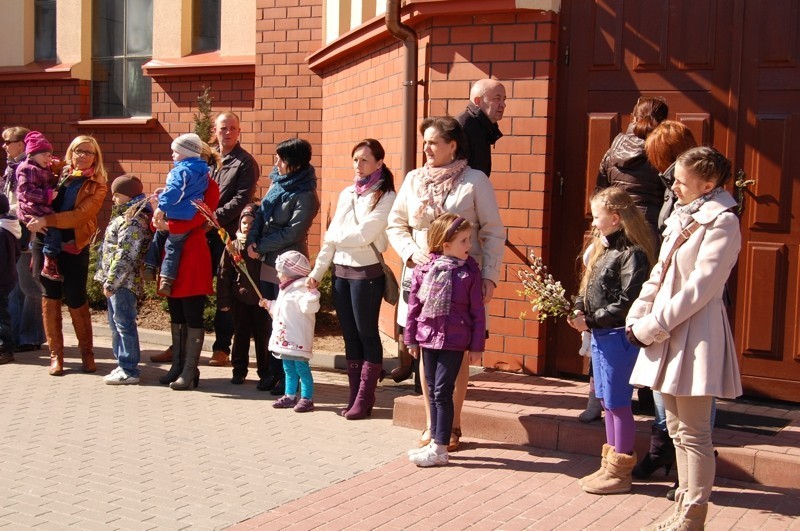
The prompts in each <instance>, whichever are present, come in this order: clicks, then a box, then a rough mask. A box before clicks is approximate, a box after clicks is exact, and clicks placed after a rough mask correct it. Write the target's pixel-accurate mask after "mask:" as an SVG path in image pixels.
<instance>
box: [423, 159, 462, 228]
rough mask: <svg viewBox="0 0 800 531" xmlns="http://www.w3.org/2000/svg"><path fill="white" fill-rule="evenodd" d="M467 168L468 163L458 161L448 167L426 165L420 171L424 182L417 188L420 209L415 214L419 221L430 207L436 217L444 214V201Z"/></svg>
mask: <svg viewBox="0 0 800 531" xmlns="http://www.w3.org/2000/svg"><path fill="white" fill-rule="evenodd" d="M466 167H467V161H466V160H465V159H458V160H454V161H453V162H451V163H450V164H447V165H446V166H439V167H434V166H432V165H430V164H425V165H424V166H423V167H422V168H420V169H419V170H418V171H419V172H420V174H421V177H422V182H421V183H420V186H419V187H418V188H417V198H418V199H419V201H420V205H419V208H417V211H416V212H415V213H414V218H415V219H416V220H417V221H420V220H422V218H423V216H424V215H425V209H426V208H428V207H429V206H430V207H432V208H433V215H434V217H436V216H438V215H439V214H441V213H442V212H444V200H445V199H446V198H447V196H448V195H449V194H450V192H451V191H452V190H453V188H454V187H455V185H456V184H457V183H458V179H459V178H460V177H461V175H463V173H464V169H466Z"/></svg>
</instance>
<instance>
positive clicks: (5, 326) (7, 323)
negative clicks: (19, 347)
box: [0, 293, 14, 354]
mask: <svg viewBox="0 0 800 531" xmlns="http://www.w3.org/2000/svg"><path fill="white" fill-rule="evenodd" d="M0 353H8V354H14V334H13V333H12V329H11V314H10V313H9V312H8V295H7V294H5V293H0Z"/></svg>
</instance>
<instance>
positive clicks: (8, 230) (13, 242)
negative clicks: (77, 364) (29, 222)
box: [0, 194, 22, 365]
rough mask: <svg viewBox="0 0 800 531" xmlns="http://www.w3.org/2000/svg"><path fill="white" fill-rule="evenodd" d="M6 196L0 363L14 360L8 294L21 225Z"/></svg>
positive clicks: (0, 217)
mask: <svg viewBox="0 0 800 531" xmlns="http://www.w3.org/2000/svg"><path fill="white" fill-rule="evenodd" d="M8 211H9V205H8V198H7V197H6V196H5V195H3V194H0V365H3V364H6V363H10V362H12V361H14V334H12V333H11V314H10V313H9V312H8V294H9V293H11V290H13V289H14V286H15V285H16V284H17V260H18V259H19V255H20V245H19V239H20V237H21V236H22V227H21V226H20V224H19V220H17V218H16V217H14V216H12V215H10V214H9V213H8Z"/></svg>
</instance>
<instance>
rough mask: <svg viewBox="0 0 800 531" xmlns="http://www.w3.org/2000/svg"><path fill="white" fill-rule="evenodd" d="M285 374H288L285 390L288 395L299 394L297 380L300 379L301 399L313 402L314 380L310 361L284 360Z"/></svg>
mask: <svg viewBox="0 0 800 531" xmlns="http://www.w3.org/2000/svg"><path fill="white" fill-rule="evenodd" d="M283 372H284V373H286V382H285V389H286V394H287V395H294V394H295V393H296V392H297V380H298V378H299V379H300V397H301V398H307V399H309V400H311V399H312V398H313V397H314V378H313V377H312V376H311V366H310V365H309V364H308V360H287V359H284V360H283Z"/></svg>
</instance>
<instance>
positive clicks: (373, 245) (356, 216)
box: [353, 194, 386, 268]
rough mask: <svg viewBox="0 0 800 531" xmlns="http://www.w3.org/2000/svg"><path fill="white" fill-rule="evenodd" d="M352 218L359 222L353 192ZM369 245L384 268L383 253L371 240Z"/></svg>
mask: <svg viewBox="0 0 800 531" xmlns="http://www.w3.org/2000/svg"><path fill="white" fill-rule="evenodd" d="M353 219H355V220H356V223H359V221H358V214H356V196H355V194H353ZM369 246H370V247H372V250H373V251H374V252H375V256H377V257H378V260H379V261H380V263H381V266H383V267H384V268H385V267H386V262H384V261H383V255H382V254H381V253H379V252H378V248H377V247H375V244H374V243H372V242H370V244H369Z"/></svg>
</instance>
